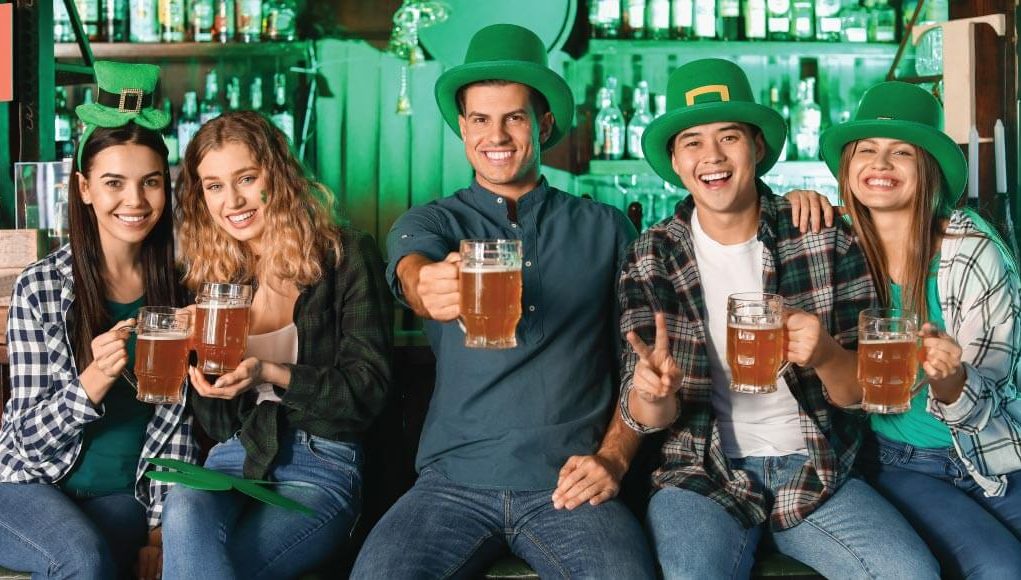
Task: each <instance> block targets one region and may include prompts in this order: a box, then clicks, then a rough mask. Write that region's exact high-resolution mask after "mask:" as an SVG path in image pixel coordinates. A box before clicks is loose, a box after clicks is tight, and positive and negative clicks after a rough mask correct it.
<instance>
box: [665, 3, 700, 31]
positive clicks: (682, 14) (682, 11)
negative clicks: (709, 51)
mask: <svg viewBox="0 0 1021 580" xmlns="http://www.w3.org/2000/svg"><path fill="white" fill-rule="evenodd" d="M670 28H671V31H672V36H673V37H674V38H676V39H678V40H687V39H689V38H692V37H693V36H694V35H695V4H694V2H693V0H670Z"/></svg>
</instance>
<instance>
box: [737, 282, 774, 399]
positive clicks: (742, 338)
mask: <svg viewBox="0 0 1021 580" xmlns="http://www.w3.org/2000/svg"><path fill="white" fill-rule="evenodd" d="M784 347H785V342H784V328H783V297H782V296H779V295H777V294H763V293H759V292H744V293H739V294H731V295H730V296H728V297H727V365H728V366H729V367H730V390H732V391H735V392H738V393H772V392H774V391H776V378H777V376H779V375H780V374H782V373H783V372H784V371H785V370H787V367H788V366H789V363H787V362H785V361H784Z"/></svg>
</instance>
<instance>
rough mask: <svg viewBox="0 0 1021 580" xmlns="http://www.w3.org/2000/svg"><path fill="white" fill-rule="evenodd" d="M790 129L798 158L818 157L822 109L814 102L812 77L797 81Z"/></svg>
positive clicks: (813, 81) (805, 159)
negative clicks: (795, 99) (795, 103)
mask: <svg viewBox="0 0 1021 580" xmlns="http://www.w3.org/2000/svg"><path fill="white" fill-rule="evenodd" d="M791 130H792V131H794V144H795V148H796V149H797V152H798V159H800V160H802V161H807V160H812V159H818V158H819V133H820V132H821V130H822V109H820V108H819V105H817V104H816V103H815V79H814V78H812V77H809V78H807V79H805V80H802V81H800V82H799V83H798V104H797V107H795V109H794V112H793V113H792V115H791Z"/></svg>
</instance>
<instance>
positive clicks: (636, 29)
mask: <svg viewBox="0 0 1021 580" xmlns="http://www.w3.org/2000/svg"><path fill="white" fill-rule="evenodd" d="M623 16H624V18H623V20H622V22H621V28H622V32H623V34H622V36H624V37H625V38H634V39H635V40H641V39H643V38H645V0H624V14H623Z"/></svg>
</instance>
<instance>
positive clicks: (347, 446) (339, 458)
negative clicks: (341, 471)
mask: <svg viewBox="0 0 1021 580" xmlns="http://www.w3.org/2000/svg"><path fill="white" fill-rule="evenodd" d="M305 445H306V447H308V452H309V453H310V454H311V455H312V457H315V458H316V459H318V460H319V461H322V462H323V463H326V464H327V465H332V466H334V467H344V468H351V467H357V466H358V447H357V445H355V444H353V443H344V442H342V441H331V440H329V439H324V438H322V437H317V436H315V435H309V436H308V439H307V441H306V443H305Z"/></svg>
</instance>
